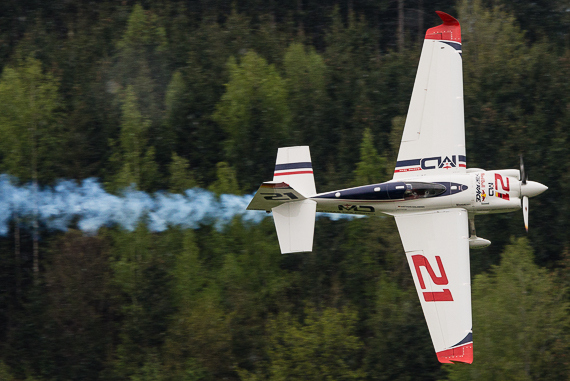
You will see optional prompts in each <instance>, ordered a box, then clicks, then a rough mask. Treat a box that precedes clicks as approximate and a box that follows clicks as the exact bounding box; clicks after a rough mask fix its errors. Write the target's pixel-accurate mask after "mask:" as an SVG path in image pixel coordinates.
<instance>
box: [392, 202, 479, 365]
mask: <svg viewBox="0 0 570 381" xmlns="http://www.w3.org/2000/svg"><path fill="white" fill-rule="evenodd" d="M394 217H395V219H396V224H397V225H398V231H399V232H400V237H401V239H402V244H403V246H404V250H405V251H406V257H407V259H408V264H409V266H410V270H411V273H412V277H413V279H414V285H415V287H416V291H417V292H418V297H419V299H420V304H421V306H422V310H423V312H424V316H425V318H426V322H427V325H428V329H429V332H430V336H431V339H432V342H433V346H434V349H435V351H436V353H437V356H438V359H439V361H440V362H444V363H447V362H452V361H457V362H466V363H472V362H473V339H472V319H471V275H470V266H469V229H468V214H467V211H466V210H465V209H442V210H437V211H430V212H420V213H410V214H396V215H395V216H394Z"/></svg>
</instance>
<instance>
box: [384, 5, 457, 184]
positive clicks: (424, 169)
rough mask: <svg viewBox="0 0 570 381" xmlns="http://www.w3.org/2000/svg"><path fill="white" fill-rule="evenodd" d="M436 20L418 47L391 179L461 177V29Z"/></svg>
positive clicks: (446, 19) (447, 20)
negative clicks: (412, 80)
mask: <svg viewBox="0 0 570 381" xmlns="http://www.w3.org/2000/svg"><path fill="white" fill-rule="evenodd" d="M438 15H439V16H440V17H441V19H442V21H443V24H441V25H439V26H437V27H434V28H430V29H428V31H427V32H426V36H425V40H424V43H423V47H422V51H421V55H420V61H419V64H418V70H417V73H416V78H415V82H414V88H413V91H412V96H411V99H410V105H409V108H408V114H407V116H406V123H405V126H404V130H403V133H402V141H401V144H400V150H399V152H398V159H397V164H396V168H395V171H394V179H400V178H404V177H406V178H407V177H418V176H425V175H432V174H435V173H463V172H465V168H466V160H465V121H464V107H463V69H462V58H461V54H462V50H461V49H462V48H461V26H460V25H459V22H458V21H457V20H455V19H454V18H453V17H451V16H449V15H447V14H444V13H442V12H440V13H438Z"/></svg>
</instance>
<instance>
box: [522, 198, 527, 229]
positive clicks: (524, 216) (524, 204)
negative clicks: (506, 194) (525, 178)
mask: <svg viewBox="0 0 570 381" xmlns="http://www.w3.org/2000/svg"><path fill="white" fill-rule="evenodd" d="M522 210H523V218H524V227H525V229H526V232H527V233H528V197H527V196H524V197H523V199H522Z"/></svg>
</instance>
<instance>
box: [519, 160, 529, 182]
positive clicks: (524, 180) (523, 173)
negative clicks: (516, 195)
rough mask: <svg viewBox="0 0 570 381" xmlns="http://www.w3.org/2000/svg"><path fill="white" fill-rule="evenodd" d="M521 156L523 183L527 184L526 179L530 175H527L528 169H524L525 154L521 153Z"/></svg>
mask: <svg viewBox="0 0 570 381" xmlns="http://www.w3.org/2000/svg"><path fill="white" fill-rule="evenodd" d="M519 158H520V166H521V182H522V183H523V184H526V180H527V178H528V176H527V174H526V171H525V170H524V161H523V155H522V154H520V155H519Z"/></svg>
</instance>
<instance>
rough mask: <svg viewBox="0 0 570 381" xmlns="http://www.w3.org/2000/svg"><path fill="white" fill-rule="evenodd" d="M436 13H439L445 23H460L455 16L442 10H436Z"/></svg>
mask: <svg viewBox="0 0 570 381" xmlns="http://www.w3.org/2000/svg"><path fill="white" fill-rule="evenodd" d="M435 13H437V15H438V16H439V18H440V19H441V21H443V25H459V21H457V19H456V18H455V17H453V16H450V15H448V14H447V13H445V12H442V11H435Z"/></svg>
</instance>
